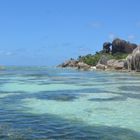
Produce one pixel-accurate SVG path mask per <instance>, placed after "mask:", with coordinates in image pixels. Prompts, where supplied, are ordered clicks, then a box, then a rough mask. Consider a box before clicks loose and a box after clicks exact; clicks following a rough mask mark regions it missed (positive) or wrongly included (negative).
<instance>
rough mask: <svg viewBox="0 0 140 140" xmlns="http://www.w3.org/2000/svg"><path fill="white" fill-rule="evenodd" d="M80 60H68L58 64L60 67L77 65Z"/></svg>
mask: <svg viewBox="0 0 140 140" xmlns="http://www.w3.org/2000/svg"><path fill="white" fill-rule="evenodd" d="M78 62H79V61H77V60H68V61H65V62H64V63H62V64H60V65H58V67H62V68H65V67H77V64H78Z"/></svg>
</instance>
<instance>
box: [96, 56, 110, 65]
mask: <svg viewBox="0 0 140 140" xmlns="http://www.w3.org/2000/svg"><path fill="white" fill-rule="evenodd" d="M108 60H109V58H108V57H107V56H105V55H102V56H101V58H100V59H99V61H98V64H102V65H107V61H108Z"/></svg>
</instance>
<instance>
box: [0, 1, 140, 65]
mask: <svg viewBox="0 0 140 140" xmlns="http://www.w3.org/2000/svg"><path fill="white" fill-rule="evenodd" d="M139 5H140V0H0V64H1V65H47V66H51V65H57V64H59V63H61V62H62V61H64V60H66V59H69V58H71V57H74V58H76V57H78V56H79V55H84V54H88V53H95V52H96V51H98V50H100V49H101V48H102V44H103V42H105V41H112V39H113V38H116V37H120V38H123V39H126V40H128V41H131V42H134V43H137V44H140V16H139V14H140V8H139Z"/></svg>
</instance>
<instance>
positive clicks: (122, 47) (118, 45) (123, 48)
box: [112, 38, 137, 54]
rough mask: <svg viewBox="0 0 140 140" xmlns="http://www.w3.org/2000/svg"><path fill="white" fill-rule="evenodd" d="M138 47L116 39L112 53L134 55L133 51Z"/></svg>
mask: <svg viewBox="0 0 140 140" xmlns="http://www.w3.org/2000/svg"><path fill="white" fill-rule="evenodd" d="M136 47H137V45H136V44H134V43H130V42H127V41H125V40H122V39H119V38H117V39H114V40H113V42H112V53H113V54H114V53H117V52H121V53H132V51H133V50H134V49H135V48H136Z"/></svg>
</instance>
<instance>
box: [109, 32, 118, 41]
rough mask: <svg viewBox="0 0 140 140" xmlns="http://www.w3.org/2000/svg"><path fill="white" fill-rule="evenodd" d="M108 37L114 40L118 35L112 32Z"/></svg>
mask: <svg viewBox="0 0 140 140" xmlns="http://www.w3.org/2000/svg"><path fill="white" fill-rule="evenodd" d="M108 38H109V39H110V40H113V39H115V38H116V35H115V34H114V33H110V34H109V35H108Z"/></svg>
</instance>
